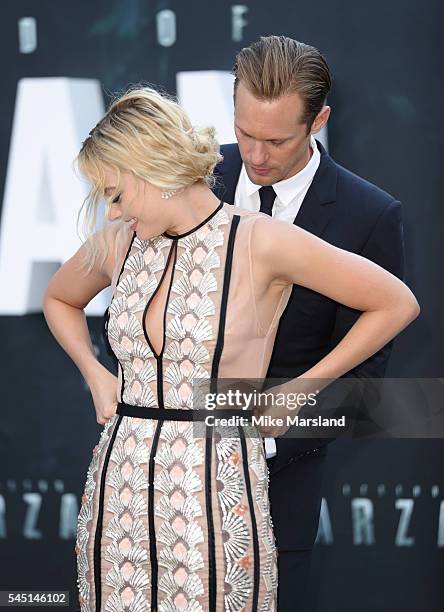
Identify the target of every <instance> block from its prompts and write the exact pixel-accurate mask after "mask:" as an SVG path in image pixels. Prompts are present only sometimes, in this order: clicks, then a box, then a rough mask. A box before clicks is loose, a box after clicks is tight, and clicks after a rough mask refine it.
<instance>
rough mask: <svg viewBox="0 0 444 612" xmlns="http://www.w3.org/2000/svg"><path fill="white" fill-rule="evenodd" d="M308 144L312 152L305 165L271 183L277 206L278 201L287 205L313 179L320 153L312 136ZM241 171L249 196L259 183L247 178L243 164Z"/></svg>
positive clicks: (258, 186) (257, 187)
mask: <svg viewBox="0 0 444 612" xmlns="http://www.w3.org/2000/svg"><path fill="white" fill-rule="evenodd" d="M310 146H311V148H312V151H313V153H312V155H311V157H310V159H309V161H308V163H307V165H306V166H304V167H303V168H302V170H300V171H299V172H298V173H297V174H295V175H294V176H290V178H288V179H284V180H283V181H278V182H277V183H274V184H273V189H274V190H275V192H276V195H277V197H278V199H279V201H276V205H277V206H279V203H281V205H282V206H283V207H285V206H288V204H290V202H291V201H292V200H294V198H295V197H296V196H297V195H298V194H299V193H301V192H302V191H303V190H304V189H305V187H307V185H308V184H309V183H310V182H311V181H312V180H313V177H314V175H315V174H316V170H317V169H318V167H319V162H320V160H321V154H320V152H319V149H318V147H317V145H316V140H315V139H314V137H313V136H311V137H310ZM242 173H243V175H244V180H245V187H246V192H247V196H248V197H249V196H251V195H253V194H254V193H256V192H257V191H259V189H260V188H261V185H256V183H253V182H252V181H251V180H250V179H249V177H248V174H247V171H246V170H245V165H244V164H242Z"/></svg>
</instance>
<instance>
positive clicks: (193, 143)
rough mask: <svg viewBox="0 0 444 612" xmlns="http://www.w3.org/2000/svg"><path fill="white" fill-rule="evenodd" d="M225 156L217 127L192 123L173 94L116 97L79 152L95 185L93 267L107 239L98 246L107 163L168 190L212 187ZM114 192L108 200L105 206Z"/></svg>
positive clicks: (90, 203)
mask: <svg viewBox="0 0 444 612" xmlns="http://www.w3.org/2000/svg"><path fill="white" fill-rule="evenodd" d="M221 159H222V156H221V155H220V153H219V143H218V142H217V139H216V136H215V129H214V128H213V127H193V126H192V125H191V122H190V119H189V117H188V115H187V114H186V112H185V111H184V110H183V108H181V106H179V104H178V103H177V101H176V100H175V99H173V98H172V97H171V96H169V95H167V94H165V93H160V92H159V91H157V90H155V89H153V88H152V87H143V86H135V87H132V88H130V89H129V90H127V91H126V92H125V93H124V94H123V95H121V96H119V97H117V98H115V99H114V100H113V101H112V102H111V105H110V107H109V110H108V112H107V113H106V115H105V116H104V117H103V118H102V119H101V120H100V121H99V122H98V123H97V125H96V126H95V127H94V128H93V129H92V130H91V132H90V133H89V136H88V137H87V138H86V140H85V141H84V142H83V145H82V148H81V150H80V152H79V154H78V156H77V165H78V168H79V170H80V172H81V173H82V174H83V175H84V176H85V177H86V178H87V179H88V181H89V182H90V183H91V185H92V188H91V191H90V193H89V194H88V196H87V198H86V199H85V202H84V206H86V212H85V223H84V229H85V230H86V231H85V233H86V236H87V245H88V261H89V264H90V266H89V267H91V266H92V265H93V263H94V261H95V258H96V256H97V254H98V250H102V251H103V248H102V247H104V244H103V243H102V245H101V246H100V247H97V245H95V244H93V241H92V240H91V237H92V234H93V232H94V228H95V226H96V220H97V209H98V205H99V202H100V200H101V198H102V197H103V193H104V187H105V173H104V170H105V168H106V167H108V168H112V169H114V170H115V171H116V173H117V176H118V177H119V176H120V172H122V171H124V172H125V171H126V172H131V173H133V174H134V175H135V176H136V177H139V178H141V179H144V180H146V181H148V182H150V183H151V184H152V185H154V186H156V187H158V188H159V189H162V190H165V191H169V190H175V189H182V188H185V187H188V186H190V185H193V184H194V183H196V182H197V181H204V182H205V183H206V184H207V185H208V186H209V187H211V186H213V185H214V177H213V170H214V167H215V166H216V164H217V163H218V162H219V161H220V160H221ZM116 187H117V189H116V192H117V190H118V185H117V186H116ZM115 195H116V194H115V193H113V194H111V195H110V196H109V198H107V200H106V205H109V204H110V202H111V201H112V199H113V198H114V197H115ZM82 209H83V206H82ZM82 209H81V210H82ZM80 212H81V211H80ZM80 212H79V215H80ZM89 247H90V248H89ZM104 248H105V250H106V246H105V247H104ZM105 257H106V255H105Z"/></svg>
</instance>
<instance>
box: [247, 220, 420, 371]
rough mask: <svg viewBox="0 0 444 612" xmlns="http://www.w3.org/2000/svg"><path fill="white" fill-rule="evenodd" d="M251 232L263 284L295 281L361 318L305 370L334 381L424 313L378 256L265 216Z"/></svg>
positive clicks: (257, 269) (257, 266) (283, 284)
mask: <svg viewBox="0 0 444 612" xmlns="http://www.w3.org/2000/svg"><path fill="white" fill-rule="evenodd" d="M254 227H255V229H254V232H253V237H252V261H253V272H254V267H256V274H259V278H260V279H261V281H260V284H261V286H263V287H270V286H271V285H274V286H275V287H282V290H283V289H284V287H286V286H288V285H290V284H295V285H302V286H303V287H307V288H308V289H311V290H312V291H315V292H317V293H320V294H322V295H325V296H327V297H328V298H330V299H331V300H333V301H335V302H338V303H340V304H344V305H345V306H348V307H349V308H352V309H355V310H358V311H361V315H360V317H359V318H358V319H357V321H356V322H355V323H354V325H353V326H352V327H351V328H350V329H349V331H348V332H347V334H346V335H345V336H344V337H343V338H342V340H341V341H340V342H339V344H337V346H335V348H334V349H333V350H332V351H330V353H328V354H327V355H326V356H325V357H324V358H323V359H321V361H319V362H318V363H317V364H316V365H315V366H313V367H312V368H310V370H309V371H308V372H306V373H305V374H304V375H305V376H307V375H308V376H309V377H311V378H316V377H317V378H319V379H330V380H335V379H336V378H339V377H340V376H343V375H344V374H345V373H346V372H348V371H350V370H352V369H353V368H354V367H356V366H357V365H359V364H360V363H362V362H363V361H365V360H366V359H368V358H369V357H371V356H372V355H374V354H375V353H376V352H377V351H379V350H380V349H381V348H382V347H384V346H385V345H386V344H388V342H390V340H392V339H393V338H394V337H395V336H396V335H397V334H399V333H400V332H401V331H402V330H403V329H404V328H405V327H407V325H409V323H411V322H412V321H413V320H414V319H415V318H416V317H417V316H418V314H419V311H420V308H419V305H418V302H417V301H416V298H415V296H414V295H413V293H412V292H411V291H410V289H409V288H408V287H407V285H405V284H404V283H403V282H402V281H401V280H400V279H399V278H397V277H396V276H394V275H393V274H391V273H390V272H388V271H387V270H384V268H381V267H380V266H378V265H377V264H376V263H374V262H373V261H370V260H369V259H367V258H365V257H363V256H361V255H356V254H355V253H351V252H349V251H345V250H343V249H340V248H338V247H336V246H334V245H332V244H329V243H328V242H326V241H324V240H322V239H321V238H318V237H317V236H314V235H313V234H310V233H309V232H307V231H305V230H303V229H302V228H300V227H298V226H296V225H293V224H291V223H287V222H286V221H280V220H276V219H270V218H268V217H266V216H265V215H264V217H263V218H262V217H261V218H260V219H259V218H258V219H257V220H256V223H255V226H254Z"/></svg>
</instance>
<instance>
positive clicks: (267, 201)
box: [259, 185, 276, 217]
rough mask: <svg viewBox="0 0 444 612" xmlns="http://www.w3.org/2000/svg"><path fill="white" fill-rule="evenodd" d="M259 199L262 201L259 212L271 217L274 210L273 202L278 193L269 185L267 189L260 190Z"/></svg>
mask: <svg viewBox="0 0 444 612" xmlns="http://www.w3.org/2000/svg"><path fill="white" fill-rule="evenodd" d="M259 197H260V199H261V207H260V208H259V212H263V213H265V214H266V215H270V217H271V211H272V210H273V202H274V199H275V197H276V192H275V190H274V189H273V187H272V186H271V185H267V186H266V187H261V188H260V189H259Z"/></svg>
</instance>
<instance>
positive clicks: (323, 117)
mask: <svg viewBox="0 0 444 612" xmlns="http://www.w3.org/2000/svg"><path fill="white" fill-rule="evenodd" d="M330 112H331V107H330V106H323V107H322V108H321V110H320V111H319V113H318V114H317V115H316V118H315V120H314V121H313V124H312V126H311V130H310V132H311V134H317V133H318V132H320V131H321V130H322V128H323V127H324V125H325V124H326V123H327V121H328V118H329V117H330Z"/></svg>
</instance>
